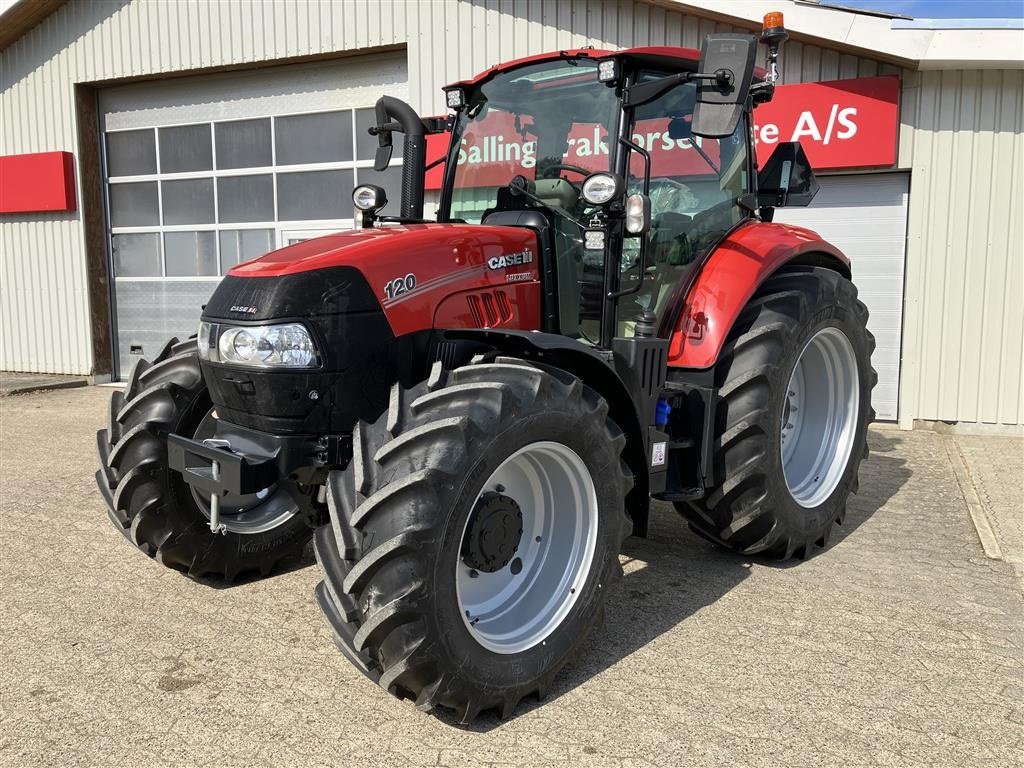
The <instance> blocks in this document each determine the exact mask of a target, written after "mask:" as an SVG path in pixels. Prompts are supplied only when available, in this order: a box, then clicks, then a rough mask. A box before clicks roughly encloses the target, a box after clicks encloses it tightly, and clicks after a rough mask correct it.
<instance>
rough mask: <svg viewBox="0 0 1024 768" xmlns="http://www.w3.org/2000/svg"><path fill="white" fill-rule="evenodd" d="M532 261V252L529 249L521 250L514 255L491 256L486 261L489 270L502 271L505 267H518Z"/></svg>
mask: <svg viewBox="0 0 1024 768" xmlns="http://www.w3.org/2000/svg"><path fill="white" fill-rule="evenodd" d="M532 261H533V251H531V250H530V249H529V248H523V250H521V251H517V252H516V253H506V254H505V255H504V256H491V258H489V259H488V260H487V266H488V268H490V269H504V268H505V267H519V266H522V265H523V264H529V263H531V262H532Z"/></svg>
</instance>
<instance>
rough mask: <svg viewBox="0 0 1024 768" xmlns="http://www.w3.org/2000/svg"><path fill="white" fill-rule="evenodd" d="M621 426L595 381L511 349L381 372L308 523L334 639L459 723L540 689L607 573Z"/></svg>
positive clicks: (382, 677)
mask: <svg viewBox="0 0 1024 768" xmlns="http://www.w3.org/2000/svg"><path fill="white" fill-rule="evenodd" d="M625 442H626V440H625V436H624V435H623V433H622V431H621V430H620V429H619V428H618V426H616V424H615V423H614V422H613V421H611V420H610V419H609V418H608V404H607V403H606V402H605V400H604V399H603V398H602V397H600V396H599V395H598V394H597V393H596V392H595V391H594V390H592V389H590V388H588V387H586V386H585V385H584V384H583V383H582V382H581V381H580V380H579V379H577V378H576V377H574V376H572V375H571V374H568V373H566V372H565V371H562V370H560V369H555V368H549V367H542V366H539V365H532V364H530V363H527V362H525V361H523V360H519V359H515V358H500V357H499V358H496V359H494V360H490V361H482V360H479V359H478V360H475V361H474V362H473V363H471V364H469V365H467V366H464V367H460V368H456V369H454V370H452V371H450V372H444V371H442V369H441V366H440V363H438V364H436V365H435V367H434V370H433V371H432V373H431V375H430V378H429V379H428V381H426V382H423V383H421V384H419V385H417V386H415V387H412V388H411V389H403V388H401V387H400V386H396V387H394V388H393V390H392V393H391V400H390V406H389V408H388V411H387V412H386V413H385V414H383V415H382V416H381V417H380V418H379V419H378V420H377V421H376V422H375V423H373V424H369V423H366V422H360V423H359V424H358V426H357V428H356V432H355V434H354V435H353V454H354V458H353V460H352V462H351V464H350V465H349V467H348V468H346V469H345V470H344V471H335V472H332V473H331V476H330V479H329V482H328V493H327V498H328V508H329V511H330V525H325V526H323V527H321V528H319V529H318V530H317V532H316V535H315V536H314V549H315V552H316V556H317V561H318V562H319V564H320V568H321V571H322V573H323V581H322V582H321V583H320V584H319V585H318V586H317V588H316V596H317V600H318V602H319V604H320V606H321V608H322V609H323V611H324V613H325V614H326V616H327V619H328V620H329V622H330V624H331V626H332V628H333V629H334V632H335V641H336V643H337V645H338V647H339V649H340V650H341V651H342V653H343V654H344V655H345V656H346V657H347V658H348V659H349V660H350V661H351V662H353V663H354V664H355V665H356V666H357V667H358V668H359V669H360V670H361V671H362V672H363V673H364V674H365V675H367V676H368V677H369V678H370V679H371V680H373V681H374V682H376V683H378V684H379V685H380V686H381V687H382V688H384V689H385V690H387V691H389V692H390V693H392V694H394V695H396V696H399V697H401V698H410V699H413V700H415V703H416V706H418V707H419V708H421V709H423V710H431V709H433V708H435V707H444V708H448V709H453V710H455V712H456V715H457V717H458V719H459V720H460V721H461V722H462V723H468V722H470V721H472V720H473V719H474V718H475V717H476V715H477V714H478V713H479V712H481V711H483V710H488V709H496V710H498V711H500V713H501V715H502V716H503V717H508V716H509V715H510V714H511V713H512V712H513V710H514V709H515V708H516V706H517V704H518V703H519V701H520V700H521V699H522V698H523V697H524V696H527V695H530V694H537V695H538V696H539V697H542V696H543V695H544V694H545V693H546V691H547V690H548V689H549V687H550V685H551V683H552V679H553V678H554V677H555V675H556V674H557V673H558V671H559V670H560V669H561V668H562V667H563V666H564V665H565V664H566V663H568V662H569V661H571V660H572V659H573V658H574V656H575V655H576V654H577V652H578V651H579V649H580V647H581V646H582V644H583V642H584V641H585V639H586V638H587V636H588V635H589V634H590V633H591V631H592V630H594V628H595V626H597V625H598V624H599V623H600V622H601V620H602V618H603V611H604V602H605V595H606V593H607V592H608V589H609V588H610V587H611V585H612V583H613V582H614V581H615V580H616V579H617V578H618V577H619V576H620V575H621V572H622V570H621V566H620V564H619V559H618V554H619V549H620V546H621V543H622V540H623V538H624V537H625V535H626V534H627V532H628V530H629V527H628V520H627V517H626V513H625V504H624V499H625V496H626V493H627V492H628V490H629V489H630V487H631V486H632V475H631V473H630V472H629V470H628V469H627V468H626V465H625V463H624V462H623V461H622V458H621V453H622V449H623V447H624V445H625ZM499 481H500V482H499ZM506 486H507V487H506ZM506 493H507V494H508V495H507V496H506V495H504V494H506ZM520 504H521V505H522V506H521V507H520V506H519V505H520ZM554 510H557V511H558V512H559V513H560V514H558V515H555V514H553V512H554ZM574 512H575V514H574ZM517 526H518V528H517ZM524 531H525V533H524ZM517 548H518V549H517ZM517 569H518V570H517ZM520 574H521V577H520ZM520 578H521V580H518V581H517V579H520ZM553 596H557V597H553Z"/></svg>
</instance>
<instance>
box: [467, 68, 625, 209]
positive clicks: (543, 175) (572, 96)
mask: <svg viewBox="0 0 1024 768" xmlns="http://www.w3.org/2000/svg"><path fill="white" fill-rule="evenodd" d="M596 70H597V65H596V63H595V62H593V61H590V60H587V59H567V60H560V61H554V62H545V63H543V64H535V65H532V66H528V67H522V68H520V69H516V70H514V71H512V72H508V73H503V74H499V75H497V76H496V77H495V78H494V79H493V80H490V81H488V82H487V83H484V84H483V85H482V86H481V87H480V88H478V89H477V90H475V91H472V92H470V94H469V104H468V105H467V109H466V110H465V112H463V113H462V116H461V118H460V123H459V126H458V128H457V129H456V136H461V139H460V140H459V154H458V158H457V164H456V167H455V180H454V185H453V188H452V197H451V210H450V217H451V218H453V219H463V220H465V221H468V222H473V223H479V221H480V220H481V218H482V217H483V215H484V212H485V211H487V210H488V209H490V208H494V207H495V205H496V204H497V196H498V190H499V188H502V187H507V186H508V184H509V182H510V181H511V180H512V179H513V178H515V177H516V176H524V177H526V179H527V180H528V181H536V182H543V183H541V184H538V186H537V189H536V192H537V194H538V195H539V196H540V197H543V198H545V200H550V202H551V203H552V204H553V206H555V207H556V210H557V208H561V209H562V210H563V211H571V212H572V213H574V214H575V213H578V211H576V210H575V208H576V206H577V203H578V202H579V201H578V194H576V190H574V189H572V185H569V184H565V183H563V182H564V180H569V181H571V182H573V184H574V185H576V186H578V185H579V184H580V183H581V182H582V181H583V179H584V178H585V177H586V176H588V175H589V174H591V173H594V172H595V171H607V170H610V169H611V157H612V155H611V152H610V151H609V145H608V132H609V129H611V130H613V131H614V130H615V126H616V125H617V124H618V115H619V102H618V99H617V98H616V95H615V89H613V88H608V87H606V86H603V85H601V84H599V83H598V80H597V71H596ZM562 177H564V179H562ZM560 180H562V181H560Z"/></svg>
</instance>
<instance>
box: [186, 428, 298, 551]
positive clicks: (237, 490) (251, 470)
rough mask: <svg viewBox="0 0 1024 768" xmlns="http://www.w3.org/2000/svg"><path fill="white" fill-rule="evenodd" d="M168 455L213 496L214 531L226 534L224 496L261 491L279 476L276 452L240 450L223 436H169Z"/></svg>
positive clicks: (196, 485)
mask: <svg viewBox="0 0 1024 768" xmlns="http://www.w3.org/2000/svg"><path fill="white" fill-rule="evenodd" d="M167 458H168V464H169V465H170V467H171V469H173V470H175V471H177V472H180V473H181V475H182V477H183V478H184V479H185V482H186V483H188V484H189V485H191V486H192V487H193V488H196V489H197V490H200V491H203V492H205V493H207V494H209V496H210V530H211V531H213V532H214V533H220V534H223V533H226V531H227V529H226V527H225V526H224V524H223V523H222V522H221V521H220V504H221V500H222V499H223V497H224V496H226V495H228V494H232V493H233V494H236V495H239V496H243V495H246V494H250V493H258V492H259V491H262V490H263V489H265V488H269V487H270V486H271V485H273V484H274V483H276V482H277V481H278V478H279V474H280V473H279V471H278V467H277V461H278V457H277V455H276V454H271V455H260V454H252V453H236V452H235V451H233V450H232V449H231V443H230V442H229V441H228V440H224V439H222V438H213V437H211V438H207V439H205V440H203V441H202V442H200V441H198V440H191V439H189V438H187V437H182V436H181V435H169V436H168V439H167Z"/></svg>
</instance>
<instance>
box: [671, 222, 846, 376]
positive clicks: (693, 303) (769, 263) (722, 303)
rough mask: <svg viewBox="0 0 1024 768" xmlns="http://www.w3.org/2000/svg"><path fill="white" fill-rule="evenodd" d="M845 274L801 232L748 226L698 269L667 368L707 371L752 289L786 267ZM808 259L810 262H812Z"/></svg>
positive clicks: (835, 254)
mask: <svg viewBox="0 0 1024 768" xmlns="http://www.w3.org/2000/svg"><path fill="white" fill-rule="evenodd" d="M819 255H820V257H821V258H820V260H821V262H822V263H823V264H824V265H831V266H834V267H835V268H837V269H839V270H840V271H845V273H846V274H849V268H850V261H849V259H847V258H846V256H845V255H843V253H842V252H841V251H840V250H839V249H838V248H836V247H835V246H834V245H832V244H830V243H828V242H826V241H825V240H823V239H822V238H821V236H820V235H818V234H817V233H816V232H813V231H811V230H809V229H805V228H804V227H796V226H792V225H788V224H769V223H767V222H753V223H751V224H748V225H747V226H743V227H740V228H738V229H736V230H734V231H733V232H732V234H730V235H729V236H728V237H726V238H725V240H723V241H722V242H721V243H720V244H719V246H718V248H716V249H715V252H714V253H712V254H711V256H710V257H709V258H708V260H707V262H705V264H704V266H703V267H702V268H701V271H700V273H699V274H698V275H697V277H696V279H695V280H694V283H693V286H692V287H691V288H690V291H689V293H688V295H687V297H686V299H685V303H684V305H683V309H682V312H680V314H679V320H678V321H677V323H676V327H675V328H674V329H673V331H672V337H671V340H670V343H669V348H668V364H669V367H672V368H710V367H711V366H713V365H714V364H715V362H716V361H717V360H718V354H719V352H721V349H722V345H723V344H724V343H725V339H726V337H727V336H728V335H729V331H730V330H731V329H732V326H733V323H734V322H735V321H736V318H737V317H738V316H739V314H740V312H741V311H742V310H743V307H745V306H746V304H747V302H748V301H749V300H750V297H751V296H753V295H754V292H755V291H756V290H757V289H758V287H759V286H760V285H761V284H762V283H763V282H764V281H765V280H767V279H768V277H769V276H771V275H772V274H773V273H774V272H775V271H777V270H778V269H779V268H780V267H782V266H784V265H786V264H788V263H792V262H795V263H808V261H807V260H808V259H811V260H812V261H818V260H819V258H818V256H819ZM812 257H813V258H812Z"/></svg>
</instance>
